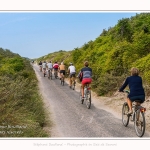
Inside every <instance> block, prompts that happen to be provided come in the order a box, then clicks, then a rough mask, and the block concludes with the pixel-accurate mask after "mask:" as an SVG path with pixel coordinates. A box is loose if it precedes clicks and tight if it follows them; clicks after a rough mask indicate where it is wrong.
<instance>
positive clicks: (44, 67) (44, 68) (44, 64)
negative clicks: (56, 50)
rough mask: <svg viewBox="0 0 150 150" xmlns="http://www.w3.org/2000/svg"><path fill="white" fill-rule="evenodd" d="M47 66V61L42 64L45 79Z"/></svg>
mask: <svg viewBox="0 0 150 150" xmlns="http://www.w3.org/2000/svg"><path fill="white" fill-rule="evenodd" d="M46 66H47V64H46V61H44V62H43V63H42V68H43V74H44V77H45V75H46Z"/></svg>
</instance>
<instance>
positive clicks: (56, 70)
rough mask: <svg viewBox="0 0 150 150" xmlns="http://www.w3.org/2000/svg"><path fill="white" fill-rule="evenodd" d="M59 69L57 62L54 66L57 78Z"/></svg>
mask: <svg viewBox="0 0 150 150" xmlns="http://www.w3.org/2000/svg"><path fill="white" fill-rule="evenodd" d="M58 67H59V65H58V63H57V61H56V62H55V63H54V64H53V68H54V73H56V78H57V77H58Z"/></svg>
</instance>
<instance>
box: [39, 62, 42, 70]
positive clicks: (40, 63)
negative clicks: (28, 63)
mask: <svg viewBox="0 0 150 150" xmlns="http://www.w3.org/2000/svg"><path fill="white" fill-rule="evenodd" d="M39 66H40V71H41V72H42V62H41V61H40V62H39Z"/></svg>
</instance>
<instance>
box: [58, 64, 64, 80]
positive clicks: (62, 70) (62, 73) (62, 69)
mask: <svg viewBox="0 0 150 150" xmlns="http://www.w3.org/2000/svg"><path fill="white" fill-rule="evenodd" d="M65 67H66V66H65V65H64V63H63V62H61V65H59V67H58V69H59V73H60V80H61V78H62V77H63V78H64V76H65V73H66V71H65V70H66V68H65Z"/></svg>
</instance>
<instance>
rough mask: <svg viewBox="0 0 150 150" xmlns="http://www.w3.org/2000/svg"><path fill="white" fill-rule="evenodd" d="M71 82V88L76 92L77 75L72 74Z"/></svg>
mask: <svg viewBox="0 0 150 150" xmlns="http://www.w3.org/2000/svg"><path fill="white" fill-rule="evenodd" d="M70 80H71V81H70V82H71V86H70V88H71V89H73V90H75V86H76V81H75V74H71V79H70Z"/></svg>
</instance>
